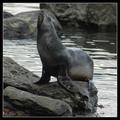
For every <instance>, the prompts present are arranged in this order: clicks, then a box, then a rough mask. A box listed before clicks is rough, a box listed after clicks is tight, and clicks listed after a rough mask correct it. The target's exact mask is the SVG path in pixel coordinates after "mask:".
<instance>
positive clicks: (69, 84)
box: [57, 76, 80, 94]
mask: <svg viewBox="0 0 120 120" xmlns="http://www.w3.org/2000/svg"><path fill="white" fill-rule="evenodd" d="M57 80H58V83H59V84H60V86H62V87H63V88H64V89H66V90H67V91H68V92H70V93H72V94H80V91H79V88H78V87H77V86H76V85H75V84H74V82H73V81H72V80H71V79H70V78H69V77H68V76H58V78H57Z"/></svg>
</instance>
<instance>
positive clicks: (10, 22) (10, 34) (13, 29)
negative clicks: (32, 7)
mask: <svg viewBox="0 0 120 120" xmlns="http://www.w3.org/2000/svg"><path fill="white" fill-rule="evenodd" d="M3 27H4V39H28V38H29V39H30V38H31V36H32V30H31V28H30V26H29V24H28V23H27V22H25V21H23V20H21V19H18V18H15V17H10V18H7V19H5V20H4V24H3Z"/></svg>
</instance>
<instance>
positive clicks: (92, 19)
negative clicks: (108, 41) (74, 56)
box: [40, 3, 117, 32]
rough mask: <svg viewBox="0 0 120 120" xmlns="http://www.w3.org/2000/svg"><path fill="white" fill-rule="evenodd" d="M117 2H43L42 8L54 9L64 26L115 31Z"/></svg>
mask: <svg viewBox="0 0 120 120" xmlns="http://www.w3.org/2000/svg"><path fill="white" fill-rule="evenodd" d="M116 7H117V6H116V4H114V3H113V4H97V3H96V4H91V3H87V4H86V3H85V4H84V3H76V4H72V3H65V4H55V3H54V4H52V3H51V4H50V3H41V4H40V8H41V9H43V8H44V9H48V10H50V11H52V12H53V13H54V14H55V15H56V17H57V18H58V19H59V21H60V22H61V24H62V25H63V26H65V27H66V26H68V27H69V28H70V27H72V26H73V27H75V28H84V29H89V30H90V31H91V30H95V31H96V30H98V31H102V32H103V31H115V30H116V29H115V28H116Z"/></svg>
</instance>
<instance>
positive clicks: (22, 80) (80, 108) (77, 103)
mask: <svg viewBox="0 0 120 120" xmlns="http://www.w3.org/2000/svg"><path fill="white" fill-rule="evenodd" d="M3 67H4V68H3V80H4V81H3V82H4V88H6V87H8V86H12V87H15V88H17V89H19V90H22V91H26V92H29V93H30V94H32V95H33V94H34V95H37V96H44V97H50V98H52V99H59V100H61V101H63V102H65V103H67V104H69V105H70V107H71V108H72V111H73V115H75V116H76V115H84V114H86V115H87V114H89V113H92V114H94V113H95V112H96V110H97V102H98V97H97V92H98V91H97V88H96V87H95V85H94V83H93V82H90V83H89V86H88V83H87V82H82V81H81V82H80V81H79V82H78V81H75V83H74V84H76V85H77V86H78V87H79V90H80V91H81V93H82V94H81V98H82V99H81V100H78V99H77V98H76V97H75V96H74V95H73V94H71V93H69V92H68V91H66V90H65V89H64V88H63V87H61V86H60V85H59V84H58V83H57V82H51V83H49V84H45V85H40V86H39V85H36V84H34V82H36V81H38V80H39V77H38V76H36V75H34V74H33V73H32V72H30V71H28V70H26V69H25V68H23V67H22V66H20V65H18V64H17V63H16V62H15V61H13V60H12V59H10V58H8V57H4V58H3ZM5 101H6V98H5Z"/></svg>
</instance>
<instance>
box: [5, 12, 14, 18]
mask: <svg viewBox="0 0 120 120" xmlns="http://www.w3.org/2000/svg"><path fill="white" fill-rule="evenodd" d="M13 16H14V15H12V14H11V13H9V12H6V11H4V12H3V18H4V19H5V18H9V17H13Z"/></svg>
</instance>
